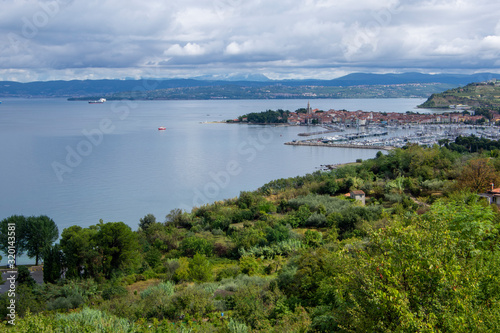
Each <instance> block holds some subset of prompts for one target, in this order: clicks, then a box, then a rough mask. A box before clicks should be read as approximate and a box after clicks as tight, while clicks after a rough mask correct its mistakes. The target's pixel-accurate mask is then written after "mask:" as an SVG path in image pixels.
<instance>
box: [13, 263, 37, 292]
mask: <svg viewBox="0 0 500 333" xmlns="http://www.w3.org/2000/svg"><path fill="white" fill-rule="evenodd" d="M16 282H17V283H18V284H20V285H26V286H27V287H30V288H31V287H33V286H34V285H35V284H36V281H35V279H33V277H32V276H31V272H30V271H29V269H28V268H27V267H26V266H19V267H18V268H17V279H16Z"/></svg>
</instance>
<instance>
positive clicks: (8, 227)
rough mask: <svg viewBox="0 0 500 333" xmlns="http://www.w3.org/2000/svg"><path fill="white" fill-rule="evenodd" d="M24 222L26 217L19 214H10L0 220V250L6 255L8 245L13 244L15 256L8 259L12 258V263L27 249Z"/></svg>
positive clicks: (7, 253)
mask: <svg viewBox="0 0 500 333" xmlns="http://www.w3.org/2000/svg"><path fill="white" fill-rule="evenodd" d="M26 224H27V221H26V218H25V217H24V216H21V215H12V216H10V217H8V218H6V219H3V220H2V221H1V222H0V250H1V251H2V252H3V253H5V256H6V257H8V255H9V247H12V246H13V247H14V249H15V256H14V257H13V258H12V257H11V258H9V259H10V260H12V259H13V260H14V263H16V258H17V257H18V256H21V255H22V254H23V253H24V252H25V251H26V249H27V237H26V228H27V225H26ZM9 237H10V238H9ZM12 237H14V238H12ZM10 254H12V252H11V253H10Z"/></svg>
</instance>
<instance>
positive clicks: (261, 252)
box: [238, 238, 305, 259]
mask: <svg viewBox="0 0 500 333" xmlns="http://www.w3.org/2000/svg"><path fill="white" fill-rule="evenodd" d="M304 247H305V246H304V244H303V243H302V241H300V240H298V239H294V238H290V239H287V240H284V241H281V242H278V243H274V244H271V245H264V246H257V245H256V246H253V247H251V248H249V249H248V250H246V249H245V248H240V249H239V251H238V252H239V254H240V256H241V257H245V256H255V257H256V258H260V257H264V258H268V259H272V258H274V257H275V256H278V255H280V256H287V255H290V254H292V253H295V252H297V251H299V250H300V249H302V248H304Z"/></svg>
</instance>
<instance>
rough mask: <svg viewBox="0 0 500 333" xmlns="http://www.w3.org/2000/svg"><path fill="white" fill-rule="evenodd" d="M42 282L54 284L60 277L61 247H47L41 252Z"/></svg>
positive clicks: (62, 260)
mask: <svg viewBox="0 0 500 333" xmlns="http://www.w3.org/2000/svg"><path fill="white" fill-rule="evenodd" d="M43 258H44V260H43V282H45V283H56V282H57V281H58V280H59V279H60V278H61V276H62V273H63V267H64V255H63V252H62V250H61V246H60V245H59V244H56V245H54V246H48V247H46V248H45V249H44V251H43Z"/></svg>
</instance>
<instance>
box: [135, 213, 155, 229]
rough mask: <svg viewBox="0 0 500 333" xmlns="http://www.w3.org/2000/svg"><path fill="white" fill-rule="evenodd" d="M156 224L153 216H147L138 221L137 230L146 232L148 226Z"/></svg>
mask: <svg viewBox="0 0 500 333" xmlns="http://www.w3.org/2000/svg"><path fill="white" fill-rule="evenodd" d="M155 223H156V217H155V216H154V215H153V214H147V215H146V216H144V217H143V218H141V219H140V220H139V228H141V230H143V231H146V230H147V229H148V228H149V227H150V226H152V225H153V224H155Z"/></svg>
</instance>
